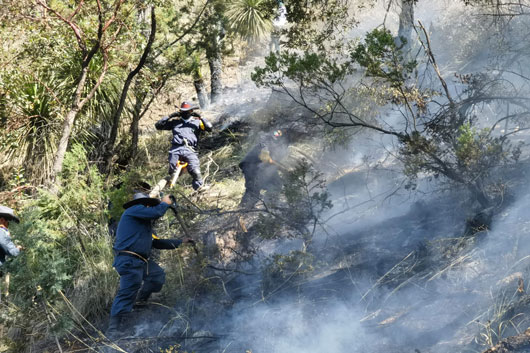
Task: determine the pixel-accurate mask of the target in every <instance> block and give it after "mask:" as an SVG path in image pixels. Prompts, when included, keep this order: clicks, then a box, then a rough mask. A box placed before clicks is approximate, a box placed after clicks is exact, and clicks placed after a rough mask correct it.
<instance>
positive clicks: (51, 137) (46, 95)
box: [0, 72, 60, 182]
mask: <svg viewBox="0 0 530 353" xmlns="http://www.w3.org/2000/svg"><path fill="white" fill-rule="evenodd" d="M4 79H5V80H2V81H3V82H4V83H6V86H5V88H6V94H7V100H8V103H9V105H10V107H9V116H7V117H6V125H5V129H3V131H2V140H4V141H9V143H2V144H1V145H0V152H1V154H2V155H3V156H4V158H3V160H2V161H1V162H3V163H7V164H9V163H10V164H12V165H13V166H19V165H21V166H22V167H23V169H24V171H25V176H26V179H28V177H29V178H30V179H32V180H35V181H36V182H40V181H42V180H44V178H46V176H47V175H48V173H49V172H50V170H51V166H52V163H53V156H54V153H55V146H56V144H57V140H56V137H57V133H58V131H59V130H58V128H59V127H60V120H58V117H59V116H60V101H59V98H58V97H57V96H56V95H55V94H54V92H53V91H52V89H51V88H50V87H53V85H54V84H53V82H52V81H53V79H52V78H50V77H44V75H43V74H42V73H40V72H35V73H33V74H31V75H30V74H21V75H17V74H16V73H15V75H13V76H11V75H10V76H9V77H4Z"/></svg>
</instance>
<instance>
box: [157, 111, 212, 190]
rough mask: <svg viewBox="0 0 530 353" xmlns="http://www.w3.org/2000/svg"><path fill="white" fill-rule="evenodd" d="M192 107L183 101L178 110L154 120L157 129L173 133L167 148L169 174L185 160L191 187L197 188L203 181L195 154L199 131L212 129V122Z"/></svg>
mask: <svg viewBox="0 0 530 353" xmlns="http://www.w3.org/2000/svg"><path fill="white" fill-rule="evenodd" d="M193 109H194V107H193V106H192V105H191V104H190V103H188V102H184V103H182V105H181V106H180V111H179V112H175V113H172V114H170V115H169V116H165V117H163V118H162V119H160V120H159V121H157V122H156V124H155V127H156V129H157V130H171V132H172V133H173V139H172V140H171V149H170V150H169V175H170V176H171V175H173V173H174V172H175V170H176V165H177V163H178V161H179V160H180V161H184V162H187V163H188V166H187V170H188V173H190V175H191V177H192V178H193V182H192V186H193V189H194V190H197V189H199V188H200V187H201V186H202V183H203V181H202V176H201V166H200V163H199V157H198V154H197V147H198V142H199V134H200V132H201V131H212V124H211V123H210V122H209V121H208V120H206V119H205V118H203V117H201V116H200V114H198V113H195V112H194V111H193ZM173 118H179V119H175V120H173Z"/></svg>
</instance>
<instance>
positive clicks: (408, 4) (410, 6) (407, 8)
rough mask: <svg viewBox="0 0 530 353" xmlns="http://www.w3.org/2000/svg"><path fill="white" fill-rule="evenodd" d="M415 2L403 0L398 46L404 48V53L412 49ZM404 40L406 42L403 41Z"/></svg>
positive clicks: (397, 39)
mask: <svg viewBox="0 0 530 353" xmlns="http://www.w3.org/2000/svg"><path fill="white" fill-rule="evenodd" d="M414 2H415V1H414V0H402V1H401V12H400V13H399V30H398V38H396V45H397V46H403V48H402V50H403V52H407V51H408V50H409V49H410V46H411V43H412V28H413V27H414ZM403 39H404V40H403Z"/></svg>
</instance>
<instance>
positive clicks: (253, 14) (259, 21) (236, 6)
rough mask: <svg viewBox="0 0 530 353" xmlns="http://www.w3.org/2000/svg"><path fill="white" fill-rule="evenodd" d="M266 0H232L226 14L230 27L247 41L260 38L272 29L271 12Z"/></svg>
mask: <svg viewBox="0 0 530 353" xmlns="http://www.w3.org/2000/svg"><path fill="white" fill-rule="evenodd" d="M269 5H270V4H269V3H268V2H267V1H266V0H232V1H229V2H228V10H227V13H226V16H227V18H228V22H229V24H230V29H231V30H232V31H233V32H235V33H237V34H238V35H240V36H241V37H242V38H245V39H247V40H249V41H255V40H259V39H262V38H263V37H265V36H266V35H267V34H268V33H270V31H271V30H272V20H271V17H272V13H271V9H270V6H269Z"/></svg>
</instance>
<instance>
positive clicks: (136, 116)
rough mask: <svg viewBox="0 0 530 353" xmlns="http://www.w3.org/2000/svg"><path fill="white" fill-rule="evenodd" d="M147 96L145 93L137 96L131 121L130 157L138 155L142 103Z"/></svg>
mask: <svg viewBox="0 0 530 353" xmlns="http://www.w3.org/2000/svg"><path fill="white" fill-rule="evenodd" d="M145 97H146V95H145V94H142V95H141V96H140V94H139V95H137V96H136V102H135V104H134V110H133V116H132V118H133V119H132V122H131V130H130V132H131V136H132V137H131V149H130V152H129V155H130V158H131V159H133V158H134V157H136V153H137V152H138V140H139V137H140V129H139V125H140V118H141V113H142V112H141V110H142V105H143V103H144V100H145Z"/></svg>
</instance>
